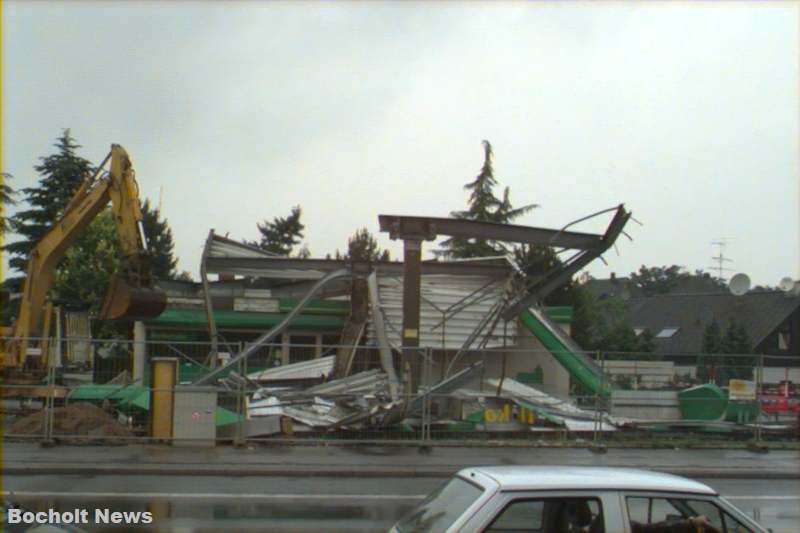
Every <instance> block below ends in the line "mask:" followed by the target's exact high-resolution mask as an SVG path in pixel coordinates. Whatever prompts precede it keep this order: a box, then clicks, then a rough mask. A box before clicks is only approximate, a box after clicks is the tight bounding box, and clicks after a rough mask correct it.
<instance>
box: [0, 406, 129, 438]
mask: <svg viewBox="0 0 800 533" xmlns="http://www.w3.org/2000/svg"><path fill="white" fill-rule="evenodd" d="M44 422H45V412H44V410H42V411H39V412H38V413H34V414H32V415H29V416H26V417H24V418H20V419H19V420H16V421H15V422H14V423H13V424H11V426H10V427H9V428H8V429H7V430H6V434H10V435H44ZM53 435H54V436H67V437H130V436H131V432H130V431H129V430H128V428H126V427H125V426H123V425H122V424H120V423H119V422H117V421H116V420H115V419H114V417H113V416H111V415H110V414H108V413H107V412H105V411H103V410H102V409H100V408H99V407H96V406H94V405H92V404H90V403H86V402H79V403H73V404H69V405H66V406H64V407H57V408H55V409H54V410H53Z"/></svg>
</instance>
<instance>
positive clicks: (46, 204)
mask: <svg viewBox="0 0 800 533" xmlns="http://www.w3.org/2000/svg"><path fill="white" fill-rule="evenodd" d="M54 146H55V147H56V149H57V151H56V153H54V154H51V155H48V156H45V157H41V158H40V164H39V165H37V166H35V167H34V170H35V171H36V172H37V173H38V174H39V176H40V177H39V183H38V185H37V186H36V187H26V188H24V189H22V192H23V193H24V194H25V199H24V200H25V203H27V204H28V206H29V208H28V209H26V210H24V211H20V212H18V213H16V214H15V216H14V217H13V220H12V224H13V228H14V231H15V232H16V233H18V234H19V235H20V236H21V237H22V238H21V239H20V240H18V241H16V242H13V243H10V244H8V245H6V246H4V247H3V249H4V250H6V251H7V252H9V253H10V255H11V258H10V260H9V266H10V267H11V268H12V269H15V270H17V271H19V272H23V273H24V272H25V270H26V267H27V261H28V255H29V253H30V251H31V250H32V249H33V247H34V246H35V245H36V243H37V242H38V241H39V239H41V238H42V237H43V236H44V234H45V233H47V231H48V230H49V229H50V228H51V227H52V226H53V224H54V223H55V221H56V220H58V219H59V218H60V217H61V215H62V213H63V211H64V208H65V207H66V205H67V203H68V202H69V201H70V200H71V199H72V197H73V195H74V194H75V191H76V190H77V189H78V187H79V186H80V184H81V182H82V181H83V180H84V179H85V178H86V176H87V175H88V174H89V173H90V172H92V170H93V166H92V164H91V162H89V160H87V159H84V158H83V157H80V156H78V155H77V154H76V150H77V149H78V148H80V145H78V144H76V142H75V139H74V138H72V136H71V135H70V130H69V129H65V130H64V131H63V132H62V134H61V137H59V138H58V139H57V141H56V144H55V145H54ZM7 282H8V285H9V286H10V287H11V288H12V289H14V290H19V288H20V286H21V285H22V277H15V278H9V279H8V280H7Z"/></svg>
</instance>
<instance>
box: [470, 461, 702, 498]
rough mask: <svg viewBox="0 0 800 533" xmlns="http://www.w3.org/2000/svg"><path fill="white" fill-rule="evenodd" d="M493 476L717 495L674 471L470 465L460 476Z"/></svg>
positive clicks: (535, 483) (519, 485)
mask: <svg viewBox="0 0 800 533" xmlns="http://www.w3.org/2000/svg"><path fill="white" fill-rule="evenodd" d="M472 473H478V474H483V475H486V476H489V477H490V478H492V479H493V480H495V481H496V482H497V484H498V485H500V487H499V488H500V490H504V491H505V490H575V489H578V490H582V489H592V490H641V491H662V492H663V491H669V492H691V493H695V494H717V492H716V491H715V490H714V489H712V488H711V487H709V486H707V485H704V484H702V483H698V482H697V481H693V480H691V479H686V478H683V477H679V476H673V475H672V474H664V473H661V472H652V471H649V470H637V469H633V468H608V467H592V466H522V465H520V466H481V467H475V468H466V469H464V470H461V471H460V472H459V475H460V476H461V477H463V478H466V479H470V478H472V479H474V476H471V474H472Z"/></svg>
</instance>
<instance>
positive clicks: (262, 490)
mask: <svg viewBox="0 0 800 533" xmlns="http://www.w3.org/2000/svg"><path fill="white" fill-rule="evenodd" d="M441 481H442V480H441V479H436V478H408V477H403V478H363V479H352V478H351V479H341V478H297V477H269V478H256V477H248V478H224V477H219V476H208V477H204V476H193V477H190V478H189V477H177V476H160V477H157V476H125V477H124V478H118V477H107V476H77V475H66V476H65V475H61V476H8V477H5V478H4V480H3V490H4V491H13V493H15V494H14V495H13V496H12V499H13V500H14V501H16V502H19V503H20V504H23V505H24V506H25V507H28V508H31V509H34V508H43V509H45V508H48V507H57V508H59V509H71V508H75V507H79V508H88V509H90V510H93V509H94V508H111V509H113V510H116V511H150V512H152V513H153V514H154V516H155V517H156V519H157V523H158V528H157V529H156V528H147V527H146V526H137V527H130V526H128V527H121V526H117V527H108V526H103V527H94V528H91V527H90V528H88V529H89V530H90V531H96V532H100V531H115V532H120V531H137V532H140V533H141V532H144V531H159V532H174V533H179V532H180V533H200V532H211V531H242V532H277V531H293V532H323V531H324V532H329V531H342V532H344V531H357V532H373V531H386V529H388V527H389V526H390V525H391V524H392V523H393V522H394V521H396V520H397V519H398V518H399V517H400V516H401V515H402V514H403V513H405V512H406V511H407V510H408V509H410V508H411V506H413V505H414V504H415V503H416V502H417V501H418V500H419V499H420V498H421V497H422V496H423V495H424V494H426V493H427V492H429V491H430V490H432V489H433V488H435V487H436V486H437V485H438V484H439V483H441ZM699 481H702V482H704V483H706V484H708V485H710V486H712V487H714V488H715V489H717V490H718V491H719V492H720V493H721V494H723V495H724V496H726V497H727V498H728V499H730V500H731V501H732V502H733V503H734V504H735V505H736V506H737V507H739V508H740V509H742V510H743V511H745V512H746V513H747V514H749V515H750V516H753V517H755V518H756V519H757V520H758V521H759V522H760V523H761V524H763V525H764V526H765V527H771V528H773V530H774V531H775V533H797V532H798V531H800V482H798V481H796V480H772V481H759V480H752V479H747V480H740V479H702V478H701V479H699Z"/></svg>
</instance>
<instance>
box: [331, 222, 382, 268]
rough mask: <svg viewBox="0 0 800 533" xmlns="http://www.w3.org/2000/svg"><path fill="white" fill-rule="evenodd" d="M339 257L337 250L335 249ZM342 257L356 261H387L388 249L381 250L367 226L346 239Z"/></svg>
mask: <svg viewBox="0 0 800 533" xmlns="http://www.w3.org/2000/svg"><path fill="white" fill-rule="evenodd" d="M336 254H337V258H339V251H338V250H337V251H336ZM344 259H352V260H356V261H388V260H389V250H383V251H381V249H380V246H378V241H377V239H375V237H373V236H372V234H371V233H370V232H369V230H368V229H367V228H361V229H359V230H356V232H355V234H353V236H352V237H350V238H349V239H347V255H345V256H344Z"/></svg>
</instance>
